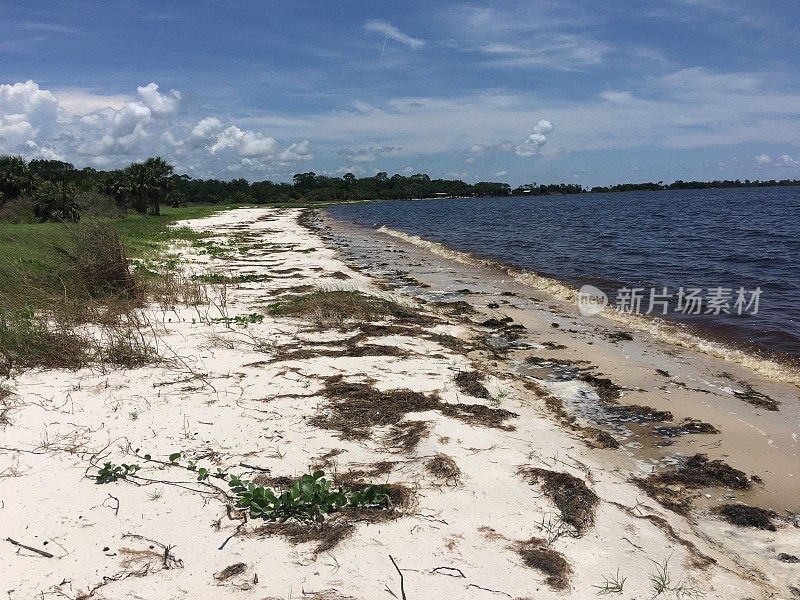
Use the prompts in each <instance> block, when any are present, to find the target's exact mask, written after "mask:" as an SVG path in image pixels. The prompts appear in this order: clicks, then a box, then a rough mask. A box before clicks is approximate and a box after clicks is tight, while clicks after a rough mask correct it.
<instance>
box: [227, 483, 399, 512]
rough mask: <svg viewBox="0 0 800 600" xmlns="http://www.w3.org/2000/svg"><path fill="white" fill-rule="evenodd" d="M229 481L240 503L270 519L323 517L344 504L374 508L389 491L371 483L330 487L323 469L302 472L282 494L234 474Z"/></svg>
mask: <svg viewBox="0 0 800 600" xmlns="http://www.w3.org/2000/svg"><path fill="white" fill-rule="evenodd" d="M228 484H229V485H230V487H231V491H233V493H234V494H236V496H237V498H238V504H239V506H241V507H243V508H246V509H248V510H249V511H250V516H251V517H253V518H259V517H261V518H264V519H267V520H271V521H286V520H288V519H292V518H294V519H297V520H300V521H316V520H320V519H321V518H322V517H323V515H326V514H329V513H332V512H336V511H338V510H339V509H342V508H345V507H348V506H350V507H361V508H375V507H384V506H385V505H386V503H387V500H388V496H389V495H388V492H387V490H386V489H385V488H384V487H383V486H375V485H368V486H365V487H363V488H360V489H357V490H353V489H347V488H338V489H336V490H333V489H331V482H330V481H328V480H327V479H325V474H324V473H323V472H322V471H315V472H314V473H310V474H307V475H303V476H302V477H301V478H300V479H298V480H296V481H295V482H293V483H292V485H291V487H290V488H289V489H288V490H286V491H285V492H283V493H282V494H280V495H278V494H276V493H275V492H274V491H273V490H272V489H270V488H266V487H262V486H259V485H256V484H254V483H252V482H249V481H243V480H242V479H240V478H239V477H237V476H235V475H231V476H230V478H229V480H228Z"/></svg>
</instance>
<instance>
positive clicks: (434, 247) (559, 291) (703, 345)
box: [378, 225, 800, 387]
mask: <svg viewBox="0 0 800 600" xmlns="http://www.w3.org/2000/svg"><path fill="white" fill-rule="evenodd" d="M378 231H380V232H382V233H385V234H387V235H390V236H392V237H394V238H397V239H400V240H403V241H405V242H408V243H410V244H413V245H415V246H418V247H421V248H425V249H427V250H429V251H430V252H432V253H433V254H436V255H438V256H442V257H444V258H448V259H450V260H454V261H456V262H459V263H461V264H465V265H470V266H484V267H489V268H493V269H500V270H502V271H504V272H506V273H507V274H508V275H510V276H511V277H513V278H514V279H515V280H516V281H518V282H519V283H522V284H524V285H527V286H528V287H531V288H534V289H537V290H541V291H543V292H545V293H547V294H549V295H551V296H553V297H555V298H557V299H559V300H563V301H565V302H575V301H576V298H577V294H578V291H577V290H576V289H575V288H573V287H571V286H569V285H567V284H565V283H563V282H561V281H558V280H556V279H553V278H551V277H544V276H542V275H538V274H536V273H534V272H532V271H524V270H520V269H515V268H512V267H508V266H506V265H503V264H501V263H499V262H497V261H494V260H491V259H487V258H480V257H477V256H475V255H473V254H470V253H469V252H462V251H460V250H454V249H453V248H450V247H448V246H446V245H444V244H440V243H439V242H433V241H430V240H426V239H424V238H421V237H420V236H418V235H414V234H409V233H404V232H402V231H397V230H395V229H391V228H389V227H386V226H385V225H383V226H381V227H379V228H378ZM600 314H601V315H602V316H604V317H605V318H607V319H609V320H611V321H614V322H616V323H620V324H622V325H624V326H626V327H629V328H630V329H633V330H635V331H640V332H644V333H648V334H650V335H651V336H653V337H654V338H656V339H659V340H661V341H664V342H667V343H670V344H674V345H677V346H681V347H683V348H688V349H692V350H697V351H700V352H702V353H704V354H708V355H710V356H714V357H716V358H721V359H723V360H726V361H730V362H735V363H737V364H740V365H742V366H744V367H747V368H749V369H751V370H753V371H755V372H756V373H759V374H760V375H763V376H765V377H768V378H770V379H773V380H775V381H781V382H784V383H790V384H793V385H795V386H798V387H800V372H799V371H798V370H797V369H794V368H792V367H790V366H788V365H783V364H781V363H779V362H776V361H774V360H769V359H766V358H762V357H759V356H755V355H753V354H749V353H747V352H744V351H742V350H739V349H736V348H732V347H730V346H726V345H725V344H722V343H719V342H714V341H712V340H708V339H705V338H702V337H700V336H698V335H696V334H694V333H691V332H689V331H687V330H686V329H684V328H682V327H680V326H679V325H674V324H671V323H666V322H665V321H663V320H660V319H656V318H653V317H647V316H644V315H636V314H627V313H620V312H618V311H615V310H610V309H606V310H605V311H603V312H602V313H600Z"/></svg>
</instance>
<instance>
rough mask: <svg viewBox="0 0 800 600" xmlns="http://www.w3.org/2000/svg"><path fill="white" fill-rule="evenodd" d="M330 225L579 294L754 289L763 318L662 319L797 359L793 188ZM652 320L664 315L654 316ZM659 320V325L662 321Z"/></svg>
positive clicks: (548, 203) (531, 201)
mask: <svg viewBox="0 0 800 600" xmlns="http://www.w3.org/2000/svg"><path fill="white" fill-rule="evenodd" d="M328 211H329V213H330V214H331V216H333V217H335V218H339V219H344V220H347V221H351V222H353V223H356V224H359V225H363V226H367V227H377V226H385V227H388V228H390V229H392V230H397V231H400V232H404V233H407V234H413V235H416V236H419V237H421V238H424V239H426V240H430V241H434V242H438V243H441V244H444V245H446V246H448V247H450V248H453V249H455V250H459V251H463V252H468V253H471V254H474V255H477V256H480V257H483V258H487V259H490V260H493V261H496V262H498V263H502V264H505V265H510V266H514V267H517V268H520V269H525V270H528V271H531V272H533V273H536V274H539V275H543V276H547V277H552V278H555V279H558V280H561V281H563V282H566V283H568V284H570V285H571V286H574V287H580V286H581V285H584V284H592V285H595V286H597V287H599V288H601V289H602V290H604V291H605V292H606V293H607V294H608V295H609V298H610V303H611V304H615V302H616V294H617V291H618V290H619V289H620V288H623V287H628V288H633V287H636V288H645V289H646V292H644V296H645V298H644V300H643V301H642V311H646V310H647V308H648V304H649V290H650V288H653V287H655V288H657V289H658V291H659V292H660V291H661V288H663V287H666V288H668V292H669V293H673V294H677V291H678V288H680V287H684V288H692V287H695V288H702V290H703V291H702V294H701V295H702V296H703V297H704V299H705V298H706V297H707V294H708V288H718V287H722V288H723V289H732V290H733V298H732V299H731V300H730V302H729V305H730V308H731V310H732V312H734V313H735V312H736V309H735V306H734V304H735V300H736V290H738V289H739V288H744V289H745V290H746V291H747V292H748V294H747V296H746V299H747V300H749V299H750V295H749V292H750V291H751V290H754V289H755V288H761V295H760V297H759V304H758V312H757V314H751V313H752V310H753V307H752V306H751V308H750V309H749V310H747V311H743V312H745V313H746V314H743V315H741V316H740V315H736V314H730V315H727V314H724V313H721V314H707V313H706V312H705V311H706V310H707V309H706V306H705V303H704V306H703V313H704V314H699V315H695V314H684V313H679V312H676V311H675V310H674V309H675V301H676V297H673V299H672V303H671V305H670V310H669V312H668V314H667V315H666V316H665V317H663V318H666V319H669V320H673V321H677V322H679V323H682V324H684V325H685V326H687V327H689V328H690V329H691V330H693V331H696V332H700V333H701V334H702V335H704V336H706V337H710V338H711V339H715V340H718V341H724V342H726V343H730V344H732V345H735V346H737V347H740V348H744V349H746V350H749V351H753V352H756V353H759V354H767V355H769V356H771V357H773V358H782V359H787V360H790V361H792V362H796V361H797V359H798V358H800V258H798V257H799V256H800V188H777V187H776V188H750V189H726V190H685V191H664V192H629V193H620V194H583V195H571V196H546V197H515V198H473V199H452V200H414V201H392V202H374V203H368V204H346V205H337V206H333V207H330V208H329V209H328ZM657 312H659V313H660V312H661V309H660V308H659V309H658V311H657ZM659 316H661V315H659Z"/></svg>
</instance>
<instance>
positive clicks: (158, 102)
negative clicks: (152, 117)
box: [136, 82, 181, 115]
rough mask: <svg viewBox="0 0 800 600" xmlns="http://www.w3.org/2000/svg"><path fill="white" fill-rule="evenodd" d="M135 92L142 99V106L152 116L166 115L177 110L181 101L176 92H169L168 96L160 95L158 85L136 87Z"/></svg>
mask: <svg viewBox="0 0 800 600" xmlns="http://www.w3.org/2000/svg"><path fill="white" fill-rule="evenodd" d="M136 91H137V92H138V93H139V97H140V98H141V99H142V104H144V105H145V106H146V107H147V108H149V109H150V110H151V111H152V112H153V114H156V115H168V114H170V113H174V112H175V111H176V110H178V104H179V103H180V101H181V93H180V92H179V91H178V90H171V91H170V93H169V94H168V95H167V94H162V93H160V92H159V91H158V85H157V84H155V83H152V82H151V83H148V84H147V85H144V86H139V87H137V88H136Z"/></svg>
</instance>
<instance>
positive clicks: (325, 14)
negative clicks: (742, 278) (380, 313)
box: [0, 0, 800, 185]
mask: <svg viewBox="0 0 800 600" xmlns="http://www.w3.org/2000/svg"><path fill="white" fill-rule="evenodd" d="M799 25H800V10H798V4H797V2H796V1H795V0H793V1H784V2H768V1H764V2H743V1H740V0H662V1H660V2H629V1H628V2H625V1H621V0H606V1H604V2H596V1H594V0H592V1H582V0H564V1H559V2H555V1H553V2H544V1H536V0H526V1H517V0H509V1H502V2H493V3H464V2H439V1H436V0H426V1H424V2H423V1H416V0H415V1H411V2H402V3H400V2H396V3H388V2H383V3H376V2H374V1H373V2H359V1H343V2H296V1H295V2H288V1H286V2H284V1H275V2H267V1H235V0H215V1H209V0H195V1H193V2H177V1H176V2H163V1H162V2H148V1H143V0H127V1H121V2H90V1H80V0H75V1H73V2H66V3H65V2H63V1H58V2H53V1H49V0H37V2H35V3H32V2H29V1H27V2H16V1H11V2H9V1H3V0H0V84H3V85H2V86H0V152H14V153H20V154H24V155H26V156H28V157H54V158H62V159H65V160H69V161H71V162H73V163H75V164H77V165H80V166H83V165H92V166H97V167H103V168H106V167H113V166H118V165H123V164H127V163H128V162H131V161H133V160H138V159H142V158H145V157H147V156H150V155H154V154H160V155H162V156H164V157H165V158H167V159H168V160H170V161H171V162H173V163H174V164H175V165H176V168H177V169H178V171H180V172H186V173H188V174H190V175H192V176H196V177H201V176H214V177H220V178H225V179H228V178H234V177H246V178H248V179H251V180H258V179H281V180H287V179H290V178H291V176H292V174H293V173H296V172H299V171H315V172H317V173H328V174H342V173H344V172H347V171H352V172H354V173H355V174H357V175H364V174H369V175H371V174H374V173H375V172H378V171H387V172H389V173H390V174H392V173H401V174H407V173H416V172H428V173H430V174H431V175H433V176H441V177H458V178H461V179H465V180H466V181H482V180H493V181H498V180H499V181H509V182H511V183H513V184H519V183H523V182H530V181H537V182H558V181H565V182H575V183H582V184H585V185H596V184H607V183H615V182H620V181H647V180H654V181H658V180H665V181H672V180H674V179H716V178H737V177H739V178H742V179H744V178H760V179H765V178H786V177H789V178H800V60H798V57H800V52H799V50H800V36H797V35H796V31H797V29H798V26H799Z"/></svg>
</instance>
